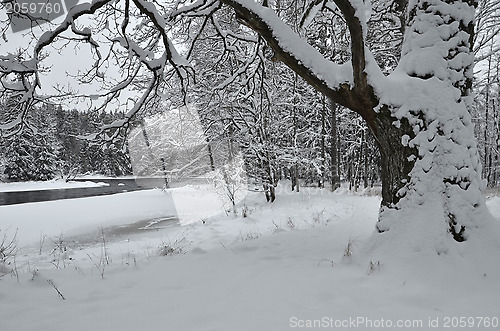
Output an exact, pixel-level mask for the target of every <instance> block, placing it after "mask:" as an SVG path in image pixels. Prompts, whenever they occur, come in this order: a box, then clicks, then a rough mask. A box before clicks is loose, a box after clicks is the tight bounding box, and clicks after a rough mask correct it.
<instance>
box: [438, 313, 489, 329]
mask: <svg viewBox="0 0 500 331" xmlns="http://www.w3.org/2000/svg"><path fill="white" fill-rule="evenodd" d="M498 325H499V321H498V317H481V316H477V317H472V316H470V317H464V316H462V317H448V316H446V317H444V318H443V327H445V328H478V327H484V328H497V327H498Z"/></svg>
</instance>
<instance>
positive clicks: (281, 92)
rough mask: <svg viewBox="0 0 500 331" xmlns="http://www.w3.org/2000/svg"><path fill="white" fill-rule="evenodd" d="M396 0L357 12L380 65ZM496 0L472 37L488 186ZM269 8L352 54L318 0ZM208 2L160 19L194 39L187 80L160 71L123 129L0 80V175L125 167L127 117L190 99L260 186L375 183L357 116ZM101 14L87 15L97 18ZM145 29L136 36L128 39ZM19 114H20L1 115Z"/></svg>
mask: <svg viewBox="0 0 500 331" xmlns="http://www.w3.org/2000/svg"><path fill="white" fill-rule="evenodd" d="M204 6H208V4H206V5H204ZM399 6H402V4H400V3H399V2H398V1H395V2H393V1H374V2H373V3H372V7H371V15H370V17H369V19H368V22H367V24H368V28H369V34H368V35H367V36H366V43H367V46H368V47H370V49H371V50H372V52H373V56H374V57H375V59H376V60H377V63H378V64H379V65H380V66H381V68H382V69H383V71H384V73H385V74H388V73H390V72H391V71H393V70H394V68H395V67H396V65H397V63H398V59H399V57H400V56H401V47H402V42H403V32H404V31H403V27H402V25H403V24H404V21H403V16H402V15H403V14H404V11H403V8H402V7H401V8H399ZM498 7H499V6H498V4H496V3H495V2H494V1H487V0H485V1H480V2H479V3H478V9H477V10H476V14H475V16H476V17H475V19H476V28H475V35H474V44H473V54H474V56H475V64H476V67H475V68H476V69H475V76H474V89H473V91H474V100H473V103H472V107H471V114H472V121H473V123H474V132H475V137H476V139H477V142H478V150H479V153H480V158H481V163H482V164H483V172H482V176H483V178H485V179H486V180H487V183H488V187H491V188H493V187H496V186H497V183H498V180H499V175H498V171H499V170H498V169H499V162H500V161H499V156H498V154H499V152H498V150H499V144H500V136H499V135H500V124H499V115H498V112H499V110H498V108H499V105H498V100H499V95H498V94H499V75H500V72H499V61H500V58H499V56H498V54H497V49H498V47H499V45H500V44H499V43H498V29H499V28H498V27H497V25H498V9H499V8H498ZM214 9H215V8H214ZM276 10H277V14H278V16H279V17H281V18H283V19H284V20H285V21H286V22H288V23H289V24H290V25H291V26H292V29H293V30H294V31H296V32H297V33H298V34H299V35H300V36H302V37H303V38H304V39H305V40H307V41H308V42H309V43H310V44H311V45H313V46H314V47H315V48H316V49H317V50H318V51H319V52H320V53H321V54H323V55H324V56H325V57H326V58H328V59H331V60H333V61H336V62H340V63H345V62H348V61H350V58H351V54H350V52H349V47H350V46H349V44H350V40H349V31H348V27H347V26H346V22H345V19H342V18H341V17H339V13H338V12H336V10H335V8H334V7H332V8H330V6H329V5H328V3H327V2H321V1H315V2H314V1H313V2H310V3H309V2H307V1H304V2H300V1H292V2H290V3H286V2H279V3H277V4H276ZM337 11H338V9H337ZM218 14H219V15H221V17H217V18H212V17H210V18H209V17H208V16H207V17H206V18H205V19H204V20H202V21H201V22H200V23H196V24H198V25H194V26H193V25H192V24H195V23H194V22H193V23H191V22H186V23H184V24H178V25H176V26H175V27H172V28H170V29H171V30H170V31H171V32H170V33H171V34H172V36H173V38H175V39H176V40H183V38H187V36H190V35H194V34H195V33H197V34H196V35H195V36H194V38H193V39H195V41H196V42H195V43H193V45H192V46H191V48H190V49H189V50H187V49H186V50H185V51H186V52H187V55H188V56H187V57H188V59H190V62H191V66H192V67H191V68H192V70H193V77H192V78H190V79H192V81H189V83H187V82H179V81H178V78H179V77H175V75H174V74H173V73H170V75H172V77H169V78H170V79H169V80H166V81H165V82H164V84H165V85H167V86H165V87H163V88H164V89H165V90H166V92H165V95H163V97H162V98H161V99H160V100H154V99H153V98H151V100H148V102H149V103H151V106H148V107H147V110H144V111H143V112H141V113H139V114H134V118H133V119H132V120H130V121H129V119H128V118H127V119H126V120H127V122H128V123H127V125H126V126H124V127H125V129H124V130H120V132H119V134H118V135H116V137H114V138H113V140H112V141H98V140H95V141H93V140H89V139H84V136H87V135H90V134H93V133H95V132H98V131H99V129H100V128H102V127H103V126H104V125H105V124H110V123H112V122H114V121H115V120H123V119H124V118H125V116H126V108H124V107H118V106H116V104H115V103H113V104H112V105H111V106H108V105H106V104H102V105H99V106H98V107H96V106H93V107H89V109H84V110H79V111H78V110H76V109H71V106H70V107H68V106H67V105H65V104H64V98H66V96H65V97H64V98H62V99H61V98H59V99H58V98H56V97H54V98H48V96H45V97H41V98H40V100H36V101H35V100H34V101H33V102H31V103H30V104H29V109H28V108H21V107H20V106H19V105H18V103H17V102H16V101H17V100H18V99H19V98H20V95H19V91H17V90H16V89H12V88H9V87H8V86H5V85H4V89H3V93H2V104H1V107H2V113H1V116H2V118H1V122H2V123H3V124H2V128H3V129H2V131H1V133H2V141H1V145H0V148H1V151H2V153H1V157H2V158H1V160H0V170H1V171H0V175H1V176H2V179H3V180H14V181H23V180H47V179H52V178H56V177H62V178H66V177H67V176H72V175H73V176H74V175H76V174H87V173H94V174H103V175H111V176H120V175H127V174H131V172H132V169H131V166H130V161H129V160H128V157H127V146H126V134H127V129H130V128H133V127H135V126H138V124H139V123H140V121H141V118H144V117H145V116H148V115H151V114H156V113H161V112H168V111H169V109H175V108H178V107H182V106H183V105H184V103H185V102H187V100H189V101H188V102H189V104H192V105H196V107H197V108H198V109H199V116H200V117H201V118H202V120H203V123H204V125H205V127H206V132H205V133H206V135H207V139H208V141H209V142H210V141H221V140H224V139H230V140H232V141H234V142H235V143H237V144H238V146H239V147H240V148H241V149H242V150H243V152H244V155H245V161H246V162H245V165H246V168H247V171H248V173H249V174H250V176H251V177H252V178H253V179H255V180H258V181H262V182H264V183H266V184H269V185H270V187H273V186H275V185H276V184H277V181H279V180H280V179H284V178H286V179H291V180H292V181H293V182H294V183H297V184H296V185H297V186H296V188H297V190H300V185H302V184H303V185H307V186H310V185H316V186H318V187H327V188H329V189H330V188H332V187H333V188H336V187H337V186H338V185H339V184H340V182H347V183H348V185H349V188H350V189H353V190H357V189H358V188H367V187H373V186H374V185H380V183H381V180H380V154H379V151H378V148H377V146H376V142H375V140H374V138H373V135H372V134H371V132H370V129H369V127H368V125H367V124H366V122H365V121H363V119H362V118H361V117H360V116H359V115H356V114H354V113H353V112H352V111H350V110H349V109H347V108H346V107H344V106H342V105H340V104H337V103H336V102H335V101H331V100H330V99H329V98H327V97H325V96H324V95H322V94H321V93H320V92H318V91H316V90H315V89H314V88H313V87H312V86H311V85H309V84H308V83H307V82H306V81H305V80H304V79H303V78H302V77H300V76H299V75H298V74H297V73H294V72H293V71H292V70H290V69H289V68H287V67H286V65H284V64H283V63H282V62H281V61H280V60H279V58H278V57H276V55H275V53H274V51H273V50H272V49H271V48H270V47H269V46H268V45H266V43H265V42H264V41H263V40H262V39H260V38H258V39H254V38H253V37H252V38H250V37H249V36H246V37H243V33H245V32H246V33H248V32H249V31H250V30H249V31H246V30H248V29H246V28H245V27H242V26H239V27H237V29H236V32H234V33H231V34H228V31H227V30H226V29H228V28H230V27H231V26H234V25H241V24H239V23H237V21H238V20H237V16H236V17H234V13H232V12H231V11H230V10H227V9H226V10H221V11H220V13H219V12H218ZM313 14H314V15H313ZM397 15H399V16H397ZM181 16H182V15H181ZM186 16H187V17H189V16H190V15H186ZM195 22H196V21H195ZM99 23H100V22H97V23H95V24H96V25H95V28H96V29H97V28H99V25H98V24H99ZM172 23H173V22H172ZM181 23H182V22H181ZM4 28H6V29H7V28H8V26H5V27H4ZM188 32H189V33H188ZM4 36H5V33H4ZM5 38H6V37H5ZM80 39H81V38H75V43H76V42H77V40H78V42H80V43H81V42H82V40H80ZM143 39H146V37H145V36H144V37H142V38H141V39H139V40H138V41H137V43H138V44H139V43H140V42H141V41H142V42H144V40H143ZM7 41H8V39H5V42H7ZM187 44H188V43H187V41H186V45H187ZM155 47H157V45H151V46H150V48H151V49H154V48H155ZM96 50H97V49H96ZM24 51H25V50H19V51H18V54H17V55H16V57H17V59H18V60H20V61H22V60H25V59H24V58H25V57H26V53H25V52H24ZM96 54H97V53H96ZM214 59H215V60H214ZM96 65H101V64H100V63H99V64H97V63H96ZM88 70H89V72H88V73H87V77H86V79H89V77H90V75H91V74H94V75H96V74H97V73H98V72H92V71H94V70H95V71H97V70H98V67H92V68H89V69H88ZM91 70H92V71H91ZM3 72H4V74H3V75H4V77H5V78H6V79H9V80H10V79H22V77H21V76H20V74H19V76H18V77H15V76H13V75H12V74H11V73H10V72H9V70H8V68H7V67H5V68H4V71H3ZM7 77H8V78H7ZM95 78H96V80H97V81H98V80H99V79H98V78H99V77H95ZM183 84H185V85H186V86H183ZM183 88H185V89H183ZM183 93H185V94H183ZM76 97H81V96H80V95H76V96H75V98H76ZM20 115H22V116H23V121H22V123H18V125H15V126H9V125H8V124H9V123H11V122H12V121H13V120H14V119H17V118H18V117H19V116H20ZM127 116H130V115H129V114H128V115H127ZM35 160H36V162H35ZM301 183H302V184H301Z"/></svg>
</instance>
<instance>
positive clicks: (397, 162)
mask: <svg viewBox="0 0 500 331" xmlns="http://www.w3.org/2000/svg"><path fill="white" fill-rule="evenodd" d="M396 120H397V119H396V118H394V117H393V116H392V115H391V113H390V112H389V110H388V108H387V107H384V108H383V109H382V110H381V111H380V113H379V115H378V116H377V117H376V119H375V121H374V123H373V125H372V126H371V127H370V128H371V129H372V133H373V135H374V136H375V141H376V142H377V145H378V148H379V151H380V157H381V172H382V206H386V207H390V208H392V207H395V206H396V204H397V203H398V202H399V199H400V198H401V195H400V194H398V192H400V190H401V189H402V188H403V187H404V186H405V185H406V183H408V182H409V179H410V178H409V174H410V171H411V170H412V168H413V166H414V163H415V162H414V161H411V160H412V159H413V157H412V155H417V151H416V149H415V148H410V147H408V146H404V145H402V144H401V140H402V139H403V138H402V137H403V136H405V135H407V136H408V137H412V136H413V137H414V134H413V130H412V127H411V126H410V125H409V123H408V121H403V122H402V123H401V125H400V126H399V127H396V126H395V125H394V124H393V123H394V122H395V121H396ZM379 231H383V229H379Z"/></svg>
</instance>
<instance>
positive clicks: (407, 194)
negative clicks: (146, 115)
mask: <svg viewBox="0 0 500 331" xmlns="http://www.w3.org/2000/svg"><path fill="white" fill-rule="evenodd" d="M379 3H381V4H384V3H386V4H391V3H394V4H395V5H394V6H383V7H384V8H386V9H387V12H386V15H392V18H393V19H392V20H390V21H389V22H384V24H391V26H392V28H394V29H397V30H399V32H400V33H401V36H402V38H403V39H402V42H400V40H399V39H398V40H396V42H397V43H398V45H399V43H400V47H399V46H398V47H399V48H398V47H396V48H397V49H398V51H397V52H396V53H395V58H394V63H395V65H396V67H395V68H394V69H393V70H388V66H387V64H385V63H379V62H377V60H376V57H375V55H376V54H375V53H374V52H372V51H371V49H370V47H369V46H370V44H369V43H368V42H367V36H369V34H370V32H371V31H370V30H369V29H370V27H371V28H373V25H370V24H368V17H369V15H370V13H371V8H370V1H362V0H327V1H316V0H314V1H312V2H307V3H303V2H300V1H295V2H291V3H284V2H282V1H276V2H275V1H267V0H265V1H263V2H262V3H260V2H255V1H253V0H220V1H218V0H199V1H194V2H191V1H177V2H168V1H155V2H148V1H145V0H124V1H115V0H93V1H92V2H91V3H82V4H79V5H77V6H75V7H74V8H73V9H71V10H70V11H69V13H68V15H67V16H66V18H65V19H64V20H63V22H61V23H60V24H58V25H57V26H55V28H54V29H53V30H51V31H48V32H45V33H44V34H42V35H41V36H40V37H39V38H38V39H37V40H36V42H35V45H33V48H32V49H31V54H32V56H31V57H30V58H28V59H25V60H24V59H20V58H19V56H16V55H2V56H1V57H0V68H1V71H0V79H2V80H3V79H5V77H7V75H9V74H11V73H16V74H17V75H19V76H20V77H21V79H22V82H23V84H22V86H20V85H15V86H13V85H8V84H7V85H4V88H7V89H11V90H20V91H23V92H24V96H23V99H22V100H21V102H23V103H25V102H33V100H36V99H37V98H39V97H38V95H37V91H38V89H39V87H40V85H41V79H42V78H41V76H40V74H39V70H41V69H40V68H41V64H42V63H43V56H42V55H43V54H45V53H44V51H45V50H47V49H48V47H49V46H50V45H51V44H53V43H56V42H57V41H58V40H60V39H61V38H63V37H64V38H65V41H67V42H70V41H74V42H79V43H81V42H86V43H87V44H88V45H89V46H90V49H91V52H92V54H93V56H94V59H95V62H94V63H93V64H92V65H91V66H90V68H86V69H87V70H86V71H85V74H84V75H83V76H81V82H82V83H85V82H89V81H93V82H97V83H99V84H100V89H99V90H98V92H97V93H96V94H95V95H87V96H88V97H89V99H90V100H91V102H93V103H95V102H96V100H102V102H101V104H100V106H98V107H97V108H98V109H104V108H106V107H107V105H109V104H110V101H112V100H118V101H117V102H115V103H114V106H116V104H117V103H118V104H119V105H120V106H122V107H124V108H126V109H127V112H126V115H125V117H124V119H121V120H118V121H115V122H114V123H113V124H110V125H106V126H104V127H103V128H102V130H101V132H100V133H99V134H98V135H97V137H100V138H101V139H103V140H106V141H107V140H110V139H113V137H115V136H116V135H118V134H119V132H118V131H119V130H117V129H120V130H121V128H123V129H126V128H127V127H128V126H129V123H130V121H132V119H133V118H134V116H135V115H136V114H137V113H138V112H139V111H140V110H141V109H147V108H148V107H149V106H150V105H152V104H153V103H154V102H155V100H158V99H161V98H163V99H165V98H168V95H169V93H171V92H170V90H169V87H170V86H171V85H170V84H171V83H170V82H171V80H173V79H176V80H177V81H178V82H179V84H180V85H181V86H182V87H183V88H188V87H189V85H190V84H191V83H192V82H193V79H194V78H195V76H193V73H194V70H193V68H194V67H193V66H192V65H191V64H190V63H189V61H187V60H186V58H188V57H189V56H186V57H183V56H181V55H180V54H179V52H178V51H177V50H176V48H175V44H179V43H182V45H183V49H187V54H188V55H189V53H190V52H192V49H193V46H192V45H196V41H197V39H198V37H199V36H200V35H201V33H202V31H203V29H204V27H205V26H206V25H207V24H208V23H209V22H211V23H212V24H213V25H214V26H215V27H216V30H217V35H216V36H214V38H215V37H217V38H221V40H223V43H222V45H221V46H220V47H224V52H225V53H227V52H233V51H235V50H239V49H241V48H239V44H240V43H244V42H248V43H251V44H252V43H253V44H256V43H260V42H262V41H265V42H266V47H268V48H269V49H271V50H272V56H270V58H271V59H272V60H273V61H275V62H282V63H283V64H285V65H287V66H288V67H289V68H290V69H292V70H293V71H294V72H295V73H296V74H297V75H299V76H300V77H302V79H304V80H305V81H307V82H308V83H309V84H310V85H311V86H313V87H314V88H316V89H317V90H318V91H319V92H320V93H322V94H323V95H324V96H325V97H327V98H328V99H330V100H333V101H334V102H336V103H338V104H340V105H342V106H344V107H346V108H348V109H350V110H352V111H354V112H356V113H357V114H359V115H360V116H361V117H362V118H363V119H364V120H365V121H366V123H367V125H368V127H369V128H370V130H371V132H372V134H373V136H374V137H375V140H376V143H377V145H378V147H379V150H380V155H381V169H382V170H381V171H382V206H381V209H380V216H379V222H378V224H377V229H378V231H379V232H380V233H385V234H386V235H385V236H384V237H387V236H389V237H391V236H393V237H394V236H397V235H398V234H401V233H411V235H409V234H408V235H406V237H405V238H407V239H408V240H410V239H411V240H410V241H412V242H414V243H415V244H416V245H417V246H422V245H425V246H426V247H434V248H435V249H436V250H437V251H438V253H441V252H445V251H446V249H447V248H449V247H450V246H452V244H451V242H452V241H453V240H454V241H456V242H462V241H464V240H468V239H471V238H474V237H475V236H476V235H477V234H478V231H486V230H485V228H487V224H488V222H489V220H490V218H489V216H488V215H489V213H488V211H487V208H486V205H485V200H484V198H483V197H482V195H481V188H482V187H483V186H484V182H483V180H482V179H481V165H480V162H479V154H478V150H477V146H476V142H475V139H474V135H473V125H472V122H471V116H470V113H469V109H470V107H471V102H472V98H471V93H470V91H471V86H472V78H473V77H472V68H473V64H474V54H473V51H472V50H473V45H472V42H473V40H474V13H475V7H476V6H477V2H476V1H475V0H399V1H388V0H387V1H383V0H381V1H379ZM284 4H286V6H284ZM227 6H228V7H230V8H232V11H230V15H231V16H230V17H231V18H232V19H231V20H230V21H224V22H223V21H222V20H220V19H221V18H227V8H228V7H227ZM221 11H225V12H224V16H221V15H220V14H219V13H221ZM320 11H331V12H333V13H334V14H335V15H337V17H340V18H341V21H343V22H344V23H345V25H346V27H347V30H348V33H349V34H348V36H349V44H350V49H347V50H343V51H345V52H347V53H348V55H349V56H348V58H347V59H346V58H345V57H340V58H337V57H333V59H332V57H331V56H325V55H324V54H322V53H321V52H320V51H319V50H318V49H317V48H315V47H313V46H311V45H310V44H309V43H308V42H307V40H306V38H303V37H302V34H301V30H300V29H299V28H300V27H299V26H297V18H298V17H300V16H303V17H304V19H303V20H302V21H303V22H304V23H303V24H302V28H305V27H307V23H308V22H310V21H311V19H313V18H314V16H315V14H317V13H318V12H320ZM299 12H300V13H302V12H303V13H304V15H297V14H298V13H299ZM233 13H234V14H233ZM82 16H94V17H95V23H93V24H92V23H88V22H87V21H81V20H78V18H79V17H82ZM193 22H198V23H199V24H194V23H193ZM192 23H193V24H192ZM238 23H239V24H238ZM83 24H87V25H89V28H84V27H82V25H83ZM191 26H193V27H195V28H194V29H193V30H190V29H189V27H191ZM173 38H175V40H174V39H173ZM387 40H390V39H384V41H386V42H387ZM174 41H175V42H174ZM104 46H107V47H108V48H109V49H110V51H109V52H107V53H103V48H104ZM104 54H105V55H104ZM252 54H254V53H250V55H249V56H252ZM337 60H338V61H340V62H341V63H339V62H337ZM342 61H344V62H342ZM246 63H248V62H247V61H241V62H240V63H237V64H238V65H243V66H242V67H241V70H237V71H236V72H235V75H233V77H242V75H245V72H247V69H249V67H245V64H246ZM111 67H114V68H115V70H118V71H119V78H118V79H117V78H116V75H114V76H113V72H110V76H106V75H105V74H104V73H103V71H105V70H106V68H111ZM389 68H390V66H389ZM387 73H390V74H389V75H387ZM175 77H176V78H175ZM125 91H128V92H132V91H133V92H134V97H129V98H126V100H125V99H123V98H122V99H119V97H120V94H121V93H122V92H125ZM120 100H122V101H120ZM120 102H121V103H120ZM415 215H417V216H415ZM423 215H425V216H423ZM398 229H399V230H398ZM478 236H479V235H478ZM478 236H476V237H478ZM422 237H428V238H430V239H429V240H426V241H421V238H422ZM421 242H423V243H421Z"/></svg>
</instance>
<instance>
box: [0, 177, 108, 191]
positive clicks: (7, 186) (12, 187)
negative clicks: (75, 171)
mask: <svg viewBox="0 0 500 331" xmlns="http://www.w3.org/2000/svg"><path fill="white" fill-rule="evenodd" d="M108 185H109V184H106V183H95V182H91V181H86V182H71V181H70V182H66V181H64V180H51V181H46V182H12V183H3V182H0V192H18V191H38V190H56V189H67V188H81V187H99V186H108Z"/></svg>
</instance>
